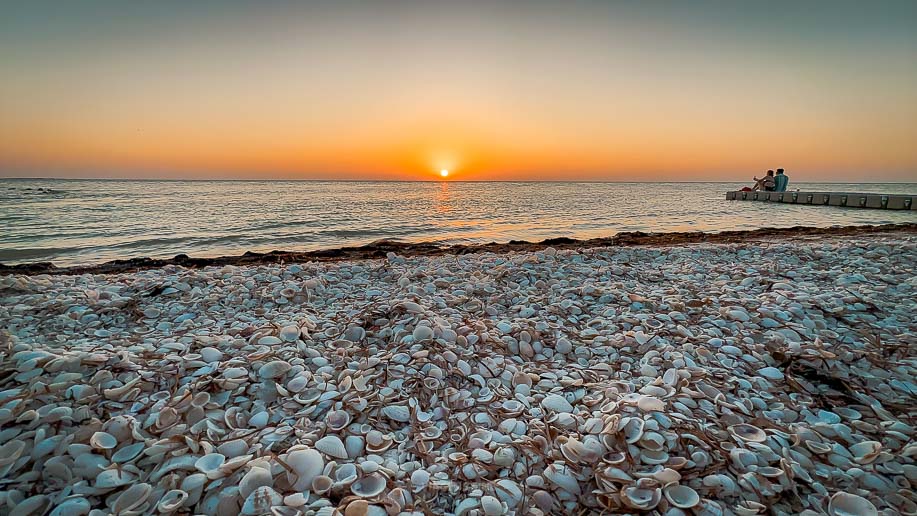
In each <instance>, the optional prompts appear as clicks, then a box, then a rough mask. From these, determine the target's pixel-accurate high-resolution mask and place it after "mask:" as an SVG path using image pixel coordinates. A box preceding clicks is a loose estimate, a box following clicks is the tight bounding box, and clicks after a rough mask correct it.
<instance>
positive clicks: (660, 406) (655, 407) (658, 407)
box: [637, 396, 665, 412]
mask: <svg viewBox="0 0 917 516" xmlns="http://www.w3.org/2000/svg"><path fill="white" fill-rule="evenodd" d="M637 408H639V409H640V410H642V411H643V412H662V411H664V410H665V402H663V401H662V400H660V399H659V398H655V397H653V396H641V397H640V399H638V400H637Z"/></svg>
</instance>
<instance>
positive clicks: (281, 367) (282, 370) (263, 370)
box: [258, 360, 293, 379]
mask: <svg viewBox="0 0 917 516" xmlns="http://www.w3.org/2000/svg"><path fill="white" fill-rule="evenodd" d="M290 369H293V366H291V365H290V364H289V363H288V362H285V361H283V360H274V361H272V362H268V363H266V364H264V365H263V366H261V367H260V368H259V369H258V376H260V377H261V378H266V379H273V378H279V377H281V376H284V375H285V374H287V372H289V371H290Z"/></svg>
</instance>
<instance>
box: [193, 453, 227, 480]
mask: <svg viewBox="0 0 917 516" xmlns="http://www.w3.org/2000/svg"><path fill="white" fill-rule="evenodd" d="M224 462H226V456H224V455H223V454H222V453H208V454H207V455H204V456H203V457H201V458H199V459H197V461H195V462H194V467H195V468H196V469H197V470H198V471H200V472H201V473H203V474H205V475H207V478H210V479H215V478H219V477H221V476H223V474H222V472H221V471H220V466H222V465H223V463H224Z"/></svg>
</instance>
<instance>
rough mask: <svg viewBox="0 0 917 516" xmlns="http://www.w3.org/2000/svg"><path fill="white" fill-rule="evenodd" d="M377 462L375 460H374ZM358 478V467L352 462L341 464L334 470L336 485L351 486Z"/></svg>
mask: <svg viewBox="0 0 917 516" xmlns="http://www.w3.org/2000/svg"><path fill="white" fill-rule="evenodd" d="M370 462H371V461H366V462H362V463H361V465H362V464H367V463H370ZM372 463H373V464H375V462H372ZM356 479H357V467H356V466H355V465H354V464H353V463H352V462H350V463H347V464H341V465H340V466H338V467H337V469H335V470H334V484H335V485H336V486H349V485H350V484H352V483H353V482H354V481H356Z"/></svg>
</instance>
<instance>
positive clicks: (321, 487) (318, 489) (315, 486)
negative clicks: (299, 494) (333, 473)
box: [312, 475, 334, 495]
mask: <svg viewBox="0 0 917 516" xmlns="http://www.w3.org/2000/svg"><path fill="white" fill-rule="evenodd" d="M333 485H334V480H332V479H331V477H328V476H325V475H319V476H317V477H315V478H313V479H312V492H313V493H315V494H317V495H323V494H325V493H327V492H328V491H329V490H330V489H331V486H333Z"/></svg>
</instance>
